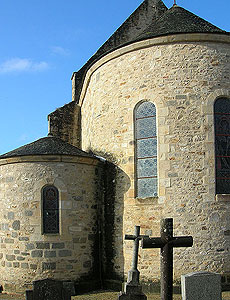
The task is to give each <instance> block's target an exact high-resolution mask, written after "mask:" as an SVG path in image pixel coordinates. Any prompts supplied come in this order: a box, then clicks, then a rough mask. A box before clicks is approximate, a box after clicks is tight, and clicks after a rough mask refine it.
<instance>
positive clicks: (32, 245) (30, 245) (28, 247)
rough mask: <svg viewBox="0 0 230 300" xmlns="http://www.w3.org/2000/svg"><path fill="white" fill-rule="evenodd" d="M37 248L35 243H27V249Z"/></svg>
mask: <svg viewBox="0 0 230 300" xmlns="http://www.w3.org/2000/svg"><path fill="white" fill-rule="evenodd" d="M33 249H35V245H34V244H32V243H29V244H26V250H33Z"/></svg>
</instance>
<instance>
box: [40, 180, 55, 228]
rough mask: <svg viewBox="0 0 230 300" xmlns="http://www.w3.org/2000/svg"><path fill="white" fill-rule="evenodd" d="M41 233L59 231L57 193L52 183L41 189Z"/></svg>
mask: <svg viewBox="0 0 230 300" xmlns="http://www.w3.org/2000/svg"><path fill="white" fill-rule="evenodd" d="M42 220H43V233H59V195H58V190H57V188H56V187H55V186H53V185H47V186H45V187H44V188H43V189H42Z"/></svg>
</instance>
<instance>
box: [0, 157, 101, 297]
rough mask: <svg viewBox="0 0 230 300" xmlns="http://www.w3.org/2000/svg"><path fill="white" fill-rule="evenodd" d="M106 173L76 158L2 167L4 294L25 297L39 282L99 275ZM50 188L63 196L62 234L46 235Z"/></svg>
mask: <svg viewBox="0 0 230 300" xmlns="http://www.w3.org/2000/svg"><path fill="white" fill-rule="evenodd" d="M100 168H101V167H100V164H99V165H98V161H97V160H95V159H93V158H80V157H70V156H69V157H68V156H67V157H62V158H61V157H58V156H49V157H48V156H45V157H44V156H40V157H39V156H33V157H29V156H28V157H19V158H9V159H4V160H1V161H0V174H1V175H0V202H1V212H0V220H1V222H0V228H1V235H0V248H1V249H0V265H1V284H2V285H3V289H4V291H8V292H9V291H10V292H23V291H25V289H30V288H31V286H32V281H34V280H39V279H43V278H54V279H59V280H65V281H66V280H72V281H75V280H77V279H79V278H81V277H82V276H83V277H84V276H89V275H90V274H93V273H94V272H95V270H96V269H97V266H96V265H97V264H98V262H97V261H94V257H95V256H93V254H92V253H94V252H95V248H98V245H96V244H95V243H96V240H97V238H96V237H97V234H98V229H97V225H96V224H97V223H96V222H97V219H98V210H99V205H100V203H99V200H100V199H99V198H98V192H97V190H98V189H100V188H99V185H100V184H101V183H100V178H101V177H100V176H101V175H100V174H101V172H100ZM96 170H97V171H96ZM95 173H96V174H97V175H96V174H95ZM89 181H90V185H89V184H88V182H89ZM47 184H51V185H52V184H53V185H55V186H56V187H57V188H58V190H59V197H60V204H59V205H60V234H42V229H41V224H42V217H41V189H42V188H43V187H44V186H45V185H47ZM97 272H98V271H97ZM97 276H98V273H97Z"/></svg>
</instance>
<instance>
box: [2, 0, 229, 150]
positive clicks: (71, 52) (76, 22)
mask: <svg viewBox="0 0 230 300" xmlns="http://www.w3.org/2000/svg"><path fill="white" fill-rule="evenodd" d="M141 3H142V0H116V1H112V0H99V1H95V0H88V1H80V0H65V1H64V0H55V1H54V0H20V1H18V0H7V1H4V0H2V1H0V37H1V46H0V104H1V118H0V128H1V130H0V154H2V153H5V152H7V151H10V150H13V149H15V148H17V147H19V146H21V145H24V144H27V143H29V142H32V141H34V140H36V139H38V138H40V137H43V136H46V135H47V132H48V123H47V115H48V114H49V113H50V112H52V111H54V110H55V109H56V108H58V107H60V106H62V105H64V104H65V103H68V102H70V101H71V80H70V79H71V75H72V73H73V72H74V71H77V70H78V69H79V68H80V67H81V66H82V65H83V64H84V63H85V62H86V61H87V60H88V59H89V58H90V57H91V56H92V55H93V54H94V52H95V51H96V50H97V49H98V48H99V47H100V46H101V45H102V44H103V43H104V41H106V40H107V39H108V38H109V36H110V35H111V34H112V33H113V32H114V31H115V30H116V29H117V28H118V27H119V26H120V25H121V24H122V23H123V21H125V19H126V18H127V17H128V16H129V15H130V14H131V13H132V12H133V11H134V10H135V9H136V8H137V7H138V6H139V5H140V4H141ZM164 3H165V4H166V6H168V7H171V6H172V4H173V0H165V1H164ZM177 3H178V5H180V6H182V7H184V8H186V9H188V10H190V11H191V12H193V13H195V14H197V15H199V16H200V17H202V18H204V19H206V20H207V21H209V22H211V23H213V24H214V25H216V26H218V27H220V28H222V29H224V30H226V31H230V21H229V11H230V1H229V0H219V1H218V0H177Z"/></svg>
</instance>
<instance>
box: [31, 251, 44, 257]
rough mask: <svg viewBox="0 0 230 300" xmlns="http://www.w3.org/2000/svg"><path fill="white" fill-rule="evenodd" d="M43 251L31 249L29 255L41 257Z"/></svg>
mask: <svg viewBox="0 0 230 300" xmlns="http://www.w3.org/2000/svg"><path fill="white" fill-rule="evenodd" d="M42 256H43V251H42V250H33V251H31V257H42Z"/></svg>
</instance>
